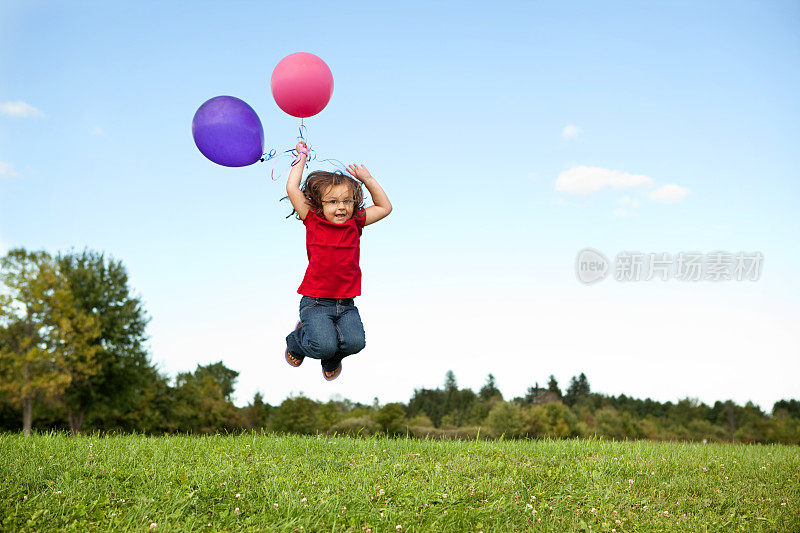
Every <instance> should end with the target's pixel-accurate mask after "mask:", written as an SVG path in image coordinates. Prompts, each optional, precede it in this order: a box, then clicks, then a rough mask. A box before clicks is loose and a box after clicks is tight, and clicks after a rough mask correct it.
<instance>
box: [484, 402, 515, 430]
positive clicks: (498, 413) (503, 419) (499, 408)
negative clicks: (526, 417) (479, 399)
mask: <svg viewBox="0 0 800 533" xmlns="http://www.w3.org/2000/svg"><path fill="white" fill-rule="evenodd" d="M486 424H487V425H488V426H489V427H490V428H491V429H492V432H493V433H494V434H495V436H498V437H499V436H501V435H504V436H505V438H507V439H510V438H516V437H520V436H522V434H523V432H524V430H525V424H524V421H523V418H522V408H521V407H519V406H518V405H514V404H511V403H506V402H504V401H498V402H497V403H496V404H495V405H494V407H492V410H491V411H489V414H488V416H487V417H486Z"/></svg>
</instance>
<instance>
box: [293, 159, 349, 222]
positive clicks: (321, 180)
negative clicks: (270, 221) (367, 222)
mask: <svg viewBox="0 0 800 533" xmlns="http://www.w3.org/2000/svg"><path fill="white" fill-rule="evenodd" d="M342 184H346V185H348V188H349V189H350V194H351V195H352V198H353V216H354V217H355V216H361V214H360V212H361V211H362V210H363V209H364V189H362V188H361V183H359V182H358V181H356V180H354V179H353V178H351V177H350V176H346V175H345V174H343V173H342V172H341V171H338V170H337V171H336V172H326V171H324V170H315V171H314V172H312V173H311V174H309V175H308V176H307V177H306V181H305V182H304V183H303V184H302V185H301V186H300V190H301V191H303V194H304V195H305V197H306V205H308V206H309V208H310V209H311V210H312V211H313V212H314V213H316V214H318V215H320V216H322V196H323V195H324V194H325V191H326V190H328V188H329V187H334V186H336V185H342ZM285 198H289V197H288V196H284V197H283V198H281V200H283V199H285ZM296 213H297V211H296V210H295V209H292V212H291V213H289V214H288V215H287V216H286V218H289V217H290V216H292V215H294V214H296ZM296 218H297V219H298V220H300V215H297V217H296Z"/></svg>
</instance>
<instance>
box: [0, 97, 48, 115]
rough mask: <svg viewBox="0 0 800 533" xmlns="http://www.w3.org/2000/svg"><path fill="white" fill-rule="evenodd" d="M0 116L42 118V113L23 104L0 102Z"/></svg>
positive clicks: (19, 102)
mask: <svg viewBox="0 0 800 533" xmlns="http://www.w3.org/2000/svg"><path fill="white" fill-rule="evenodd" d="M0 115H9V116H12V117H43V116H44V113H42V112H41V111H40V110H38V109H36V108H35V107H33V106H32V105H30V104H26V103H25V102H21V101H18V102H0Z"/></svg>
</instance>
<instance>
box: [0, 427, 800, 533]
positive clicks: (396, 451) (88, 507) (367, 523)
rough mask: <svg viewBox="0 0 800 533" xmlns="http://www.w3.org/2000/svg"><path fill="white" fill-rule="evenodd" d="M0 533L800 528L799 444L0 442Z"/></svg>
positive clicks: (259, 439)
mask: <svg viewBox="0 0 800 533" xmlns="http://www.w3.org/2000/svg"><path fill="white" fill-rule="evenodd" d="M0 465H2V486H1V487H0V498H1V502H0V521H1V523H0V529H2V530H4V531H14V530H63V531H84V530H90V531H91V530H99V531H108V530H114V531H187V530H220V529H227V530H237V531H239V530H249V531H263V530H268V531H303V532H307V531H344V530H349V531H370V530H371V531H373V532H379V531H381V532H383V531H392V532H396V531H403V532H408V531H513V530H541V531H563V530H586V531H589V530H591V531H620V532H621V531H706V530H708V531H731V532H733V531H737V530H738V531H782V532H788V531H800V447H797V446H780V445H771V446H762V445H755V446H748V445H719V444H714V445H712V444H707V445H704V444H681V443H655V442H645V441H637V442H610V441H603V440H526V441H485V440H481V441H469V442H464V441H421V440H413V439H396V440H395V439H386V438H370V439H354V438H348V437H337V438H331V437H301V436H273V435H256V434H244V435H237V436H233V435H228V436H224V435H218V436H206V437H197V436H165V437H145V436H100V435H93V436H91V435H84V436H78V437H71V436H68V435H64V434H58V433H50V434H38V435H33V436H31V437H28V438H25V437H23V436H21V435H18V434H2V435H0Z"/></svg>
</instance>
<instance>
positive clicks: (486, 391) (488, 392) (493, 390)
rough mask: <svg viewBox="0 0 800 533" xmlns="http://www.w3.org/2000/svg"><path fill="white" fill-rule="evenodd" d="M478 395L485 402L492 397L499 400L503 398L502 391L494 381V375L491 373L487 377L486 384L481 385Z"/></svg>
mask: <svg viewBox="0 0 800 533" xmlns="http://www.w3.org/2000/svg"><path fill="white" fill-rule="evenodd" d="M478 397H480V399H481V400H482V401H484V402H486V401H489V400H491V399H492V398H497V399H499V400H502V399H503V394H502V393H501V392H500V389H498V388H497V385H496V384H495V381H494V375H492V374H489V376H488V377H487V378H486V384H485V385H484V386H483V387H481V390H480V392H479V393H478Z"/></svg>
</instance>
